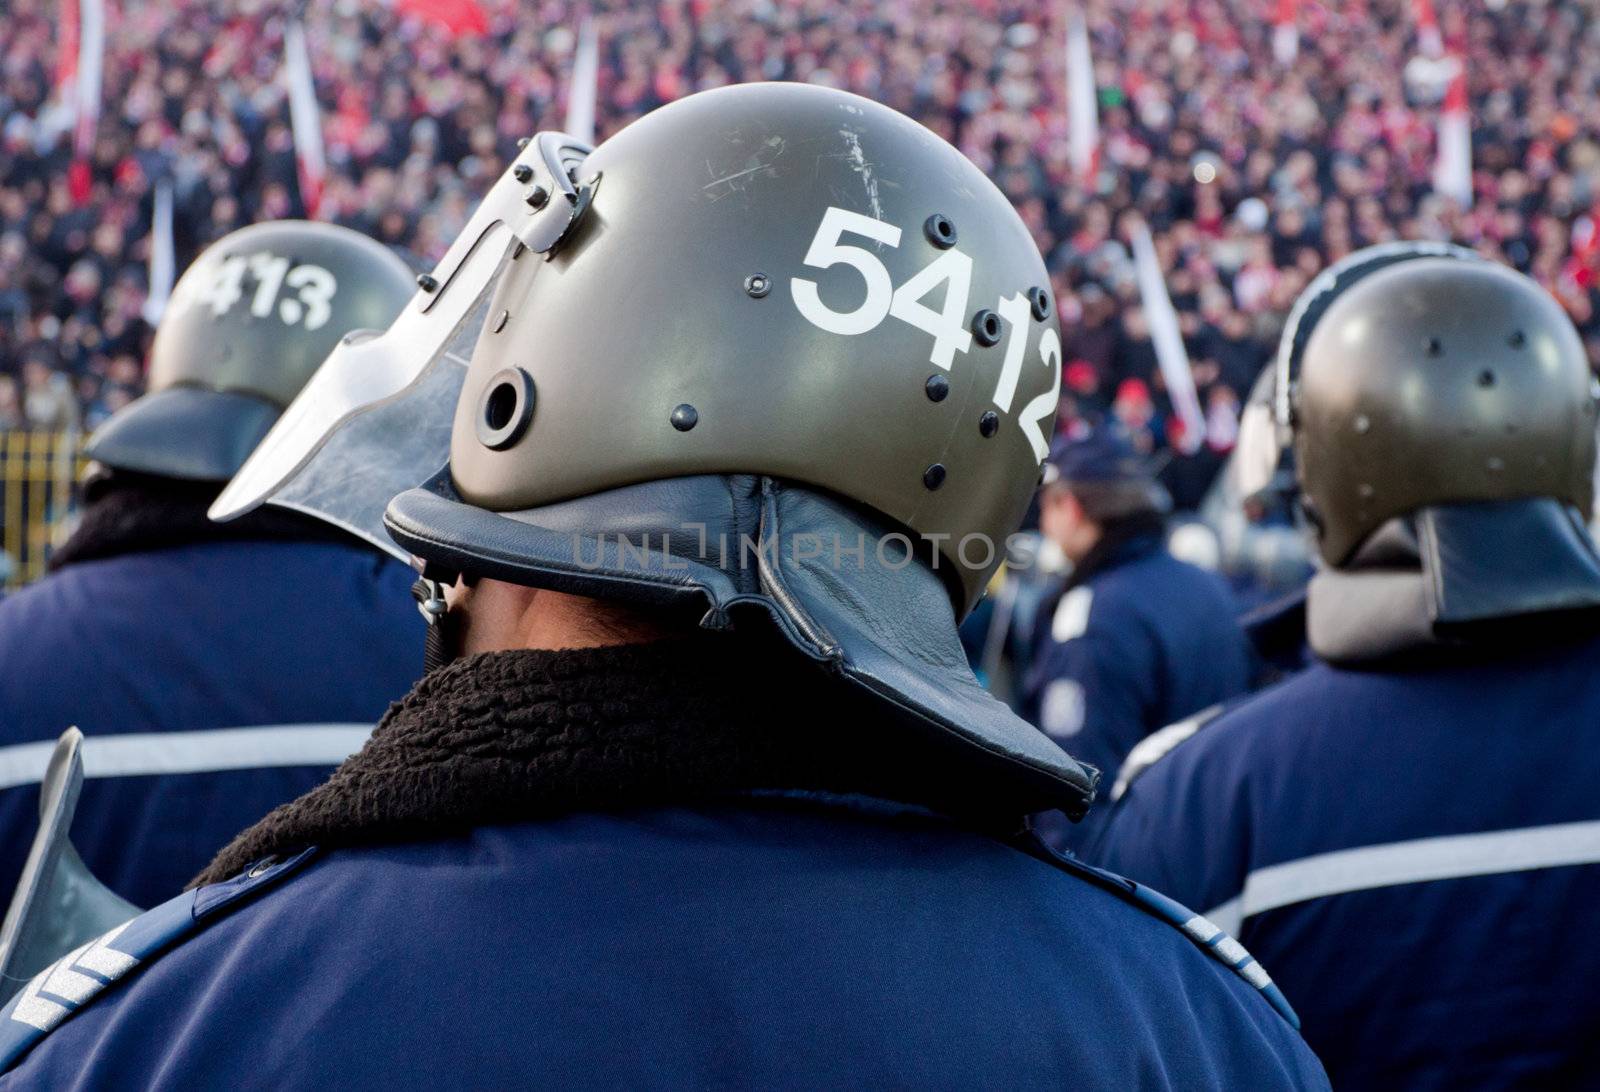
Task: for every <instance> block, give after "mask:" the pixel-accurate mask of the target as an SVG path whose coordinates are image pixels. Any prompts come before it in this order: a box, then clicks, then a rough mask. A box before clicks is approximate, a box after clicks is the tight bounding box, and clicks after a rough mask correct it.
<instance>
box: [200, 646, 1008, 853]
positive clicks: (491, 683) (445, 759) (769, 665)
mask: <svg viewBox="0 0 1600 1092" xmlns="http://www.w3.org/2000/svg"><path fill="white" fill-rule="evenodd" d="M916 738H920V737H916ZM969 780H970V779H967V778H965V777H963V770H962V769H961V766H960V762H959V759H952V758H950V757H947V756H944V755H942V754H941V753H939V752H938V751H937V750H935V749H932V748H928V747H926V746H919V745H918V744H917V743H916V742H915V740H914V739H908V733H907V729H906V726H905V725H903V724H901V723H899V722H898V721H896V720H895V719H894V717H893V715H892V714H890V713H888V712H886V711H884V710H883V708H882V707H881V706H878V705H876V704H872V703H869V702H868V701H867V700H866V699H865V698H863V697H862V696H860V695H859V694H858V693H857V692H856V691H855V690H854V689H852V688H850V687H849V686H848V684H846V683H844V682H842V681H840V680H837V679H835V678H832V677H830V676H828V675H826V674H825V673H824V671H823V669H821V668H820V667H818V666H816V665H815V664H813V663H811V662H810V661H807V660H805V659H803V658H802V657H800V656H799V655H798V654H797V653H794V652H793V651H791V650H789V649H787V648H783V647H779V646H777V645H776V644H773V643H769V642H767V641H764V640H758V639H756V638H754V637H753V635H750V634H744V633H741V634H738V635H731V634H729V635H724V634H709V633H706V634H696V635H694V636H691V637H684V638H675V639H671V640H665V641H659V642H655V643H652V644H644V645H624V646H618V647H611V648H599V649H583V650H568V651H561V652H545V651H531V650H523V651H513V652H495V653H485V654H481V655H477V656H471V657H467V658H465V659H461V660H457V661H455V662H453V663H451V664H448V665H446V666H444V667H441V668H439V669H438V670H436V671H434V672H432V673H431V674H429V675H427V676H425V677H424V678H423V679H422V681H421V682H419V683H418V684H417V687H416V689H415V690H413V691H412V692H411V694H410V695H408V696H407V697H406V698H405V699H404V700H403V701H401V702H399V703H398V704H396V705H393V706H391V707H390V709H389V712H388V714H387V715H386V716H385V717H384V718H383V721H382V723H380V724H379V725H378V727H377V729H376V730H375V731H374V733H373V735H372V738H371V740H370V741H368V743H367V745H366V746H365V747H363V748H362V750H361V751H360V752H358V753H357V754H355V755H353V756H351V757H350V759H348V760H347V761H346V762H345V763H344V765H342V766H340V767H339V769H338V770H337V771H335V772H334V774H333V776H332V778H331V779H330V780H329V781H327V782H326V783H325V784H323V785H321V786H319V787H318V788H316V789H313V790H312V791H311V792H309V793H307V794H306V795H305V796H302V797H300V798H299V799H298V800H294V801H291V802H290V803H288V804H285V805H283V806H282V807H280V808H278V809H277V810H275V811H273V812H272V813H271V814H270V815H268V816H267V817H266V818H265V819H263V820H261V821H260V822H259V823H257V824H256V825H255V826H253V827H251V828H250V829H248V830H246V831H245V832H244V833H242V834H240V835H239V836H238V837H237V838H235V839H234V840H233V842H232V843H231V844H230V845H228V846H227V847H226V848H225V849H224V850H223V851H222V852H221V853H220V854H219V855H218V856H217V858H216V860H214V861H213V862H212V863H211V865H210V866H209V867H208V868H207V869H206V870H205V872H203V873H202V874H201V875H200V876H199V877H198V878H197V879H196V881H195V883H197V884H200V883H212V882H216V881H219V880H222V879H225V878H227V877H229V876H231V875H233V874H235V873H237V872H238V871H239V870H240V869H241V868H244V867H245V866H246V865H248V864H250V863H251V862H254V861H257V860H260V859H261V858H263V857H267V856H273V855H282V854H286V853H289V852H292V851H295V850H298V849H301V848H304V847H306V846H309V845H319V846H323V847H329V846H348V845H361V844H374V843H382V842H394V841H404V840H414V839H419V838H428V837H442V836H448V835H450V834H452V833H455V832H459V831H461V830H464V829H466V828H470V827H473V826H481V825H488V824H496V823H512V822H518V821H522V820H527V819H536V818H543V817H551V816H555V815H561V814H565V813H571V812H577V811H605V810H625V809H631V808H643V807H652V806H664V805H671V804H683V803H693V802H699V801H707V800H713V799H716V798H719V797H727V796H729V795H731V794H738V793H741V792H748V791H753V790H803V791H819V792H831V793H854V794H863V795H869V796H875V797H879V798H883V799H887V800H891V801H895V802H900V803H907V804H912V805H918V806H923V807H927V808H930V809H932V810H935V811H939V812H942V813H944V814H945V815H948V816H951V817H952V818H955V819H957V820H959V821H962V822H964V823H965V824H966V825H968V826H971V827H974V828H978V829H983V830H986V831H989V832H991V833H995V834H999V835H1004V834H1009V833H1013V832H1015V831H1016V830H1017V829H1019V828H1020V826H1021V816H1020V815H1018V814H1017V813H1016V811H1015V809H1014V807H1012V806H1011V805H1010V803H1009V802H1007V801H1005V800H1000V799H984V798H981V797H979V796H976V795H975V794H974V793H973V792H972V790H971V789H970V788H969V787H968V784H967V782H968V781H969Z"/></svg>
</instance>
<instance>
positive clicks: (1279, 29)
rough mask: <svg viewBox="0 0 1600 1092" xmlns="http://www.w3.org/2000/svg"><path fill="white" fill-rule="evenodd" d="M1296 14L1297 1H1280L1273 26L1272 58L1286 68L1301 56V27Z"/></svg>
mask: <svg viewBox="0 0 1600 1092" xmlns="http://www.w3.org/2000/svg"><path fill="white" fill-rule="evenodd" d="M1296 14H1297V13H1296V10H1295V0H1278V13H1277V16H1276V17H1275V18H1274V20H1273V24H1272V57H1273V59H1274V60H1276V61H1277V62H1278V64H1280V65H1282V66H1283V67H1285V68H1287V67H1288V66H1289V65H1291V64H1293V63H1294V59H1295V58H1296V57H1298V56H1299V55H1300V26H1299V23H1298V22H1297V21H1296Z"/></svg>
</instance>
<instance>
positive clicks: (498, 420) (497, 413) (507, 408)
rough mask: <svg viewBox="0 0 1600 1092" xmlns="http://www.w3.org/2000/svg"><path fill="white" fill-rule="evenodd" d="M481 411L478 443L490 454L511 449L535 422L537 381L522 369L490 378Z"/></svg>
mask: <svg viewBox="0 0 1600 1092" xmlns="http://www.w3.org/2000/svg"><path fill="white" fill-rule="evenodd" d="M484 390H485V394H484V397H483V402H482V404H481V406H480V407H479V410H478V423H477V432H478V442H479V443H480V444H482V445H483V446H484V447H486V448H488V449H489V450H490V451H500V450H502V449H504V448H508V447H510V446H511V445H512V444H514V443H516V442H517V441H518V440H520V439H521V438H522V434H523V432H525V431H526V430H527V428H528V422H529V421H531V420H532V419H533V405H534V401H535V389H534V385H533V377H532V376H531V375H529V374H528V373H527V372H525V371H523V370H522V369H521V368H502V369H501V370H500V371H498V372H496V373H495V374H494V375H493V376H491V377H490V379H489V383H488V385H487V386H486V387H485V388H484Z"/></svg>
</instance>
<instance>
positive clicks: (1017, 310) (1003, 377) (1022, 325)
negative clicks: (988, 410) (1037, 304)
mask: <svg viewBox="0 0 1600 1092" xmlns="http://www.w3.org/2000/svg"><path fill="white" fill-rule="evenodd" d="M1029 314H1030V309H1029V306H1028V297H1026V296H1024V295H1023V294H1022V293H1021V292H1018V293H1017V294H1016V295H1014V296H1009V297H1007V298H1006V299H1003V300H1001V301H1000V317H1001V318H1003V319H1005V323H1006V358H1005V360H1004V361H1002V362H1001V364H1000V382H998V383H996V384H995V387H994V404H995V405H996V406H998V407H1000V412H1001V413H1010V412H1011V400H1012V399H1013V398H1015V397H1016V395H1017V377H1018V376H1020V375H1021V374H1022V358H1023V357H1024V356H1026V355H1027V353H1028V335H1027V333H1026V331H1027V329H1028V316H1029ZM1018 330H1021V331H1024V333H1023V335H1022V336H1021V337H1017V336H1016V334H1017V331H1018Z"/></svg>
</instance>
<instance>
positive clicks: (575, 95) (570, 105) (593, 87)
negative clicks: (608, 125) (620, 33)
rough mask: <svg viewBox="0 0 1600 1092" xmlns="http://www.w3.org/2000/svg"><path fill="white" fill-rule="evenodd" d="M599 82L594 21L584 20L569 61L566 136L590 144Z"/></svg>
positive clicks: (598, 41)
mask: <svg viewBox="0 0 1600 1092" xmlns="http://www.w3.org/2000/svg"><path fill="white" fill-rule="evenodd" d="M599 80H600V36H599V34H598V33H597V32H596V31H595V28H594V20H593V19H585V20H584V21H583V26H582V27H580V28H579V30H578V52H577V54H576V55H575V56H574V57H573V58H572V86H570V87H569V88H567V125H566V133H567V135H568V136H573V137H577V138H578V139H579V140H581V141H583V142H584V143H585V144H593V143H594V104H595V95H596V94H597V93H598V90H599V87H598V84H599Z"/></svg>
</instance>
